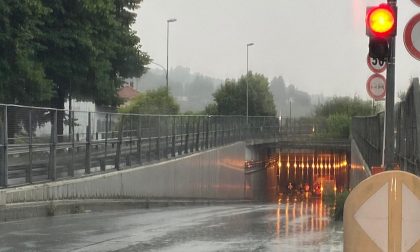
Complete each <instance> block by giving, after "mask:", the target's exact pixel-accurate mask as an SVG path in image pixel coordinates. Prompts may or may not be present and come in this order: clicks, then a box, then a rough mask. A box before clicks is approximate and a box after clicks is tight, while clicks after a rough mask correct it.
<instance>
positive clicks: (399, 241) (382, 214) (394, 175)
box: [344, 171, 420, 252]
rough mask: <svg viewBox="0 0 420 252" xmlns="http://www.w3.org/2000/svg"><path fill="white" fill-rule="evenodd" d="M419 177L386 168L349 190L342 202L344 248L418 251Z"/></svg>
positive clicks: (348, 251)
mask: <svg viewBox="0 0 420 252" xmlns="http://www.w3.org/2000/svg"><path fill="white" fill-rule="evenodd" d="M419 224H420V178H419V177H417V176H416V175H413V174H411V173H408V172H402V171H387V172H381V173H379V174H377V175H374V176H372V177H369V178H368V179H366V180H364V181H363V182H361V183H360V184H359V185H358V186H357V187H356V188H354V189H353V190H352V192H351V193H350V195H349V197H348V198H347V200H346V203H345V205H344V251H345V252H353V251H369V252H375V251H408V252H411V251H420V228H419Z"/></svg>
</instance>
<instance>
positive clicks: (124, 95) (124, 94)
mask: <svg viewBox="0 0 420 252" xmlns="http://www.w3.org/2000/svg"><path fill="white" fill-rule="evenodd" d="M137 95H139V92H138V91H137V90H135V89H134V88H133V87H132V86H131V85H128V84H124V86H123V87H121V88H120V89H119V90H118V97H120V98H121V99H124V100H126V101H128V100H131V99H133V98H134V97H136V96H137Z"/></svg>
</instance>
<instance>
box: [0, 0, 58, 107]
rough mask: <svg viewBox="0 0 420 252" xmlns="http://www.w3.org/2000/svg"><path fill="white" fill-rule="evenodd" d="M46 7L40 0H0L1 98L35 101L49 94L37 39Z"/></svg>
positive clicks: (34, 102) (20, 102) (15, 101)
mask: <svg viewBox="0 0 420 252" xmlns="http://www.w3.org/2000/svg"><path fill="white" fill-rule="evenodd" d="M48 13H49V10H48V9H47V8H45V7H44V6H43V4H42V1H41V0H22V1H14V0H0V76H1V79H0V102H1V103H15V104H29V105H37V104H40V103H42V102H45V101H48V100H49V99H50V98H51V96H52V89H51V88H52V82H51V81H50V80H49V79H48V78H47V77H46V75H45V72H44V68H43V66H42V64H41V63H40V62H39V57H38V52H39V51H40V49H41V45H40V44H39V43H37V41H36V39H35V38H37V37H39V36H40V34H41V31H40V28H41V27H42V25H43V20H44V19H45V18H46V16H47V14H48Z"/></svg>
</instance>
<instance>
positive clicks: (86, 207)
mask: <svg viewBox="0 0 420 252" xmlns="http://www.w3.org/2000/svg"><path fill="white" fill-rule="evenodd" d="M0 198H1V197H0ZM246 203H252V201H247V200H229V201H227V200H161V199H142V200H54V201H45V202H36V203H17V204H7V205H2V204H1V202H0V222H9V221H15V220H23V219H29V218H34V217H46V216H59V215H68V214H80V213H89V212H103V211H118V210H120V211H121V210H129V209H148V208H162V207H172V206H181V207H182V206H184V207H187V206H206V205H228V204H246Z"/></svg>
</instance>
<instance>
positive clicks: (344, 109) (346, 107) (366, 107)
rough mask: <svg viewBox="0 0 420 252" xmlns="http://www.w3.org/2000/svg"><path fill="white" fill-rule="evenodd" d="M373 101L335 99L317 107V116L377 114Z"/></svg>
mask: <svg viewBox="0 0 420 252" xmlns="http://www.w3.org/2000/svg"><path fill="white" fill-rule="evenodd" d="M376 112H377V111H376V110H375V109H374V108H373V107H372V102H371V101H363V100H361V99H360V98H357V97H355V98H351V97H334V98H333V99H331V100H330V101H328V102H326V103H324V104H321V105H319V106H317V107H316V109H315V115H316V116H322V117H329V116H331V115H335V114H345V115H349V116H367V115H372V114H374V113H376Z"/></svg>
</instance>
